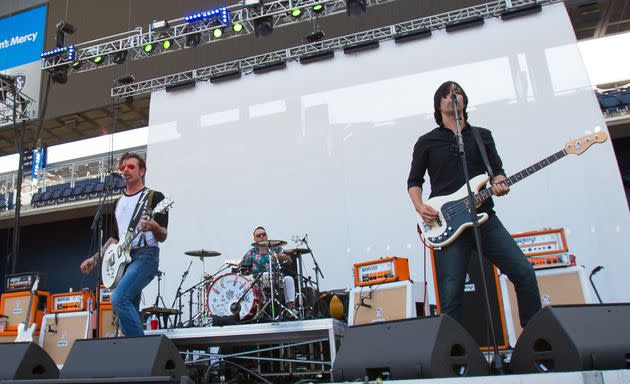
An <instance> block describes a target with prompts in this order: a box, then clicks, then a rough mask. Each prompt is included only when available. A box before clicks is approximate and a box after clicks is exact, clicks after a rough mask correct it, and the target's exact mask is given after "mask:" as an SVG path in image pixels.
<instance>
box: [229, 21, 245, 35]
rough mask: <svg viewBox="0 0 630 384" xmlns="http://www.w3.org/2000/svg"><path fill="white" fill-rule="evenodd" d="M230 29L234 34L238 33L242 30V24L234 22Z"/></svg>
mask: <svg viewBox="0 0 630 384" xmlns="http://www.w3.org/2000/svg"><path fill="white" fill-rule="evenodd" d="M232 29H233V30H234V32H236V33H239V32H240V31H242V30H243V24H241V23H238V22H236V23H234V25H232Z"/></svg>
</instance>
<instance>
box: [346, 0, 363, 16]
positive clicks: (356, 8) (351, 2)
mask: <svg viewBox="0 0 630 384" xmlns="http://www.w3.org/2000/svg"><path fill="white" fill-rule="evenodd" d="M366 9H367V0H346V12H347V13H348V16H361V15H363V14H364V13H365V11H366Z"/></svg>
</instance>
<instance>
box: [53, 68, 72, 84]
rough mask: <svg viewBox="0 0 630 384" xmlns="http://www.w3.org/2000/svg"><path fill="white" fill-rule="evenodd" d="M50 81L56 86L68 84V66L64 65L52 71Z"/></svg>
mask: <svg viewBox="0 0 630 384" xmlns="http://www.w3.org/2000/svg"><path fill="white" fill-rule="evenodd" d="M50 79H51V80H52V81H54V82H55V83H58V84H65V83H66V82H68V66H66V65H64V66H62V67H60V68H56V69H54V70H53V71H52V72H51V73H50Z"/></svg>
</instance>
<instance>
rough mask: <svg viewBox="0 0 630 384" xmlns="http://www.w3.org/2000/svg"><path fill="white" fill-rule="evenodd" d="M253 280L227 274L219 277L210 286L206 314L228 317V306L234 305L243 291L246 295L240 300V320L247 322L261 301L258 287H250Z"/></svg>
mask: <svg viewBox="0 0 630 384" xmlns="http://www.w3.org/2000/svg"><path fill="white" fill-rule="evenodd" d="M253 282H254V279H253V278H251V277H250V276H244V275H239V274H236V273H228V274H225V275H221V276H219V277H218V278H217V279H216V280H215V281H214V282H213V283H212V285H211V286H210V288H209V289H208V293H207V298H206V307H207V308H208V313H209V314H211V315H217V316H230V315H232V312H231V311H230V306H231V305H232V304H233V303H236V302H237V301H238V299H239V298H240V297H241V296H243V294H244V293H245V291H247V290H248V289H249V288H250V287H251V289H249V291H247V294H246V295H245V297H244V298H243V300H241V312H240V318H241V320H249V319H251V318H252V317H254V315H255V314H256V312H257V311H258V303H259V302H260V300H261V295H260V291H259V290H258V287H256V286H252V284H253Z"/></svg>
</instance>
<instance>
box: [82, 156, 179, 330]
mask: <svg viewBox="0 0 630 384" xmlns="http://www.w3.org/2000/svg"><path fill="white" fill-rule="evenodd" d="M118 167H119V169H120V172H121V173H122V175H123V178H124V180H125V191H124V193H123V196H121V197H120V198H119V199H118V200H117V201H116V205H115V211H114V212H115V216H114V231H113V235H114V237H113V238H110V239H109V240H108V241H107V243H106V244H105V246H104V248H107V246H109V245H110V244H111V243H117V242H118V241H119V240H120V239H124V238H125V234H126V231H128V230H130V229H131V230H133V229H135V226H139V228H140V229H141V230H142V232H141V234H140V235H139V236H137V237H136V238H135V239H134V240H133V242H132V243H131V258H132V261H131V263H129V265H127V269H126V270H125V274H124V275H123V277H122V279H121V280H120V283H118V286H117V287H116V288H115V290H114V292H113V293H112V297H111V302H112V305H113V307H114V311H115V312H116V314H117V315H118V319H119V322H120V327H121V328H122V330H123V332H124V334H125V336H127V337H132V336H143V335H144V330H143V327H142V323H141V322H140V314H139V309H140V297H141V294H142V290H143V289H144V287H146V286H147V285H149V283H150V282H151V281H152V280H153V278H154V277H155V276H156V275H157V272H158V264H159V254H160V249H159V248H158V243H160V242H163V241H164V240H166V236H167V234H168V232H167V230H166V227H167V226H168V212H167V213H163V214H156V215H155V217H154V219H152V220H145V218H144V217H143V216H142V207H143V206H144V205H145V204H149V203H150V208H154V207H155V206H156V205H157V204H158V203H159V202H160V201H161V200H163V199H164V195H163V194H162V193H161V192H157V191H150V190H148V189H147V188H146V187H145V186H144V175H145V173H146V170H147V167H146V163H145V161H144V159H143V158H142V157H141V156H140V155H138V154H136V153H129V152H128V153H125V154H124V155H122V157H121V158H120V161H119V163H118ZM134 213H135V217H134ZM97 266H98V254H96V255H94V256H92V257H90V258H88V259H86V260H84V261H83V263H81V272H83V273H86V274H87V273H90V272H91V271H92V269H94V267H97Z"/></svg>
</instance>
